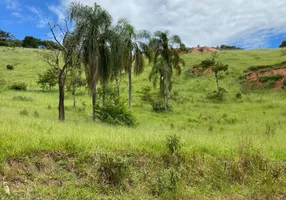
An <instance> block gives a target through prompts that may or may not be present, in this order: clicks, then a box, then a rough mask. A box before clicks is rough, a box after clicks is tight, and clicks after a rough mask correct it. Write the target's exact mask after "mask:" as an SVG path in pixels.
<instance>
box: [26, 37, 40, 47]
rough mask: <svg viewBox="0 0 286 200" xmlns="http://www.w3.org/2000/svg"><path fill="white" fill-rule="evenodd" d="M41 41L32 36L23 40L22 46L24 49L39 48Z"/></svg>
mask: <svg viewBox="0 0 286 200" xmlns="http://www.w3.org/2000/svg"><path fill="white" fill-rule="evenodd" d="M40 42H41V40H40V39H38V38H34V37H32V36H26V37H25V38H24V40H23V44H22V46H23V47H24V48H38V47H39V45H40Z"/></svg>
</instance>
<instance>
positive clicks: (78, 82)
mask: <svg viewBox="0 0 286 200" xmlns="http://www.w3.org/2000/svg"><path fill="white" fill-rule="evenodd" d="M85 85H86V81H85V80H84V79H83V78H82V71H81V69H75V70H71V71H70V72H69V73H68V77H67V91H68V92H70V93H71V95H72V97H73V107H74V108H75V107H76V99H75V97H76V92H77V90H78V89H79V88H81V87H83V86H85Z"/></svg>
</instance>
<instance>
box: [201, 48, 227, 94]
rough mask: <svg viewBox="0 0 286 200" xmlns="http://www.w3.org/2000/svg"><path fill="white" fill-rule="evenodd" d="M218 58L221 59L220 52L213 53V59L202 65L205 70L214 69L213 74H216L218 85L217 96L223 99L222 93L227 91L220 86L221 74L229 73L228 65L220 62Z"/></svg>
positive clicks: (203, 62)
mask: <svg viewBox="0 0 286 200" xmlns="http://www.w3.org/2000/svg"><path fill="white" fill-rule="evenodd" d="M218 57H219V54H218V52H213V53H212V59H211V60H209V59H208V60H205V61H202V64H201V65H202V67H203V68H204V69H205V68H211V69H212V72H213V73H214V76H215V80H216V85H217V96H218V97H222V92H223V91H225V90H224V89H223V88H221V87H220V86H219V73H220V72H222V71H227V70H228V65H225V64H223V63H222V62H220V61H218Z"/></svg>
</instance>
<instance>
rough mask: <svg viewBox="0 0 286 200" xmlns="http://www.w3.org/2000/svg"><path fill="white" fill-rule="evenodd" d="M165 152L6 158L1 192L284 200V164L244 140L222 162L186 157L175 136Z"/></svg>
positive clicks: (14, 194) (203, 156) (61, 153)
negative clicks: (204, 196) (230, 155)
mask: <svg viewBox="0 0 286 200" xmlns="http://www.w3.org/2000/svg"><path fill="white" fill-rule="evenodd" d="M166 146H167V150H166V153H165V154H163V155H148V154H137V153H128V152H121V153H111V154H88V153H84V152H78V153H67V152H65V151H39V152H32V153H29V154H27V155H22V156H21V157H15V158H10V159H7V160H6V162H5V164H4V167H3V169H2V171H1V175H0V177H1V180H4V181H5V183H6V184H7V187H9V189H10V194H9V195H7V194H5V191H4V190H2V189H1V190H0V192H1V195H2V196H10V197H14V198H23V197H26V196H29V197H31V198H40V199H43V198H47V197H50V198H59V197H61V199H70V198H76V199H79V198H84V197H85V198H86V197H89V196H93V197H94V194H96V196H97V197H102V198H103V197H108V196H110V195H118V196H121V197H124V196H129V197H132V198H135V197H139V195H140V196H141V197H143V198H147V199H150V198H151V199H174V198H175V199H182V198H185V199H190V198H195V197H196V196H195V194H201V195H208V194H217V195H220V194H226V193H227V194H228V198H231V197H232V196H233V195H240V196H241V197H243V198H242V199H245V198H257V197H262V196H265V195H266V196H267V198H268V199H279V198H281V197H283V196H284V197H285V195H286V194H285V192H284V193H283V192H282V191H285V189H286V185H285V181H286V180H285V177H286V176H285V175H286V170H285V169H286V165H285V162H282V161H272V160H270V159H268V158H267V157H265V156H264V155H263V154H262V153H261V152H260V151H259V150H257V149H255V148H253V147H252V143H251V140H248V139H247V138H241V140H240V143H239V146H238V149H237V151H236V152H233V153H234V154H233V157H224V158H222V157H218V156H216V155H212V154H209V153H207V152H206V151H200V150H194V151H193V152H192V153H190V154H184V153H183V152H182V151H181V143H180V138H179V137H177V136H175V135H174V136H169V137H168V139H167V140H166ZM182 158H183V159H182ZM166 161H167V162H166ZM35 181H36V182H37V187H34V183H35ZM85 188H86V189H85ZM246 188H247V189H246ZM73 190H74V191H73ZM59 191H62V192H63V193H62V192H59ZM71 191H73V192H71ZM51 195H52V196H51Z"/></svg>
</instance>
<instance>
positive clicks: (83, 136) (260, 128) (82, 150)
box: [0, 48, 286, 199]
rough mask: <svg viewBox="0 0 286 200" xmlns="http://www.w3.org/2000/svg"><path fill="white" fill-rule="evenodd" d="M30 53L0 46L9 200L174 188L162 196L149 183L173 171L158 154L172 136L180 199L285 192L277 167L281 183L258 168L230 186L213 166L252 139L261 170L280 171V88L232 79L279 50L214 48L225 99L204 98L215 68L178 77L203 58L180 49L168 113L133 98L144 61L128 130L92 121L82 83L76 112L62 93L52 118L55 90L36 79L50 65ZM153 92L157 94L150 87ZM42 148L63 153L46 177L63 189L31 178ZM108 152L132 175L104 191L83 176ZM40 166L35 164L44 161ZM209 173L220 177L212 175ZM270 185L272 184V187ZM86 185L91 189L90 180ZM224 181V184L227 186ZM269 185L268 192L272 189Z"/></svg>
mask: <svg viewBox="0 0 286 200" xmlns="http://www.w3.org/2000/svg"><path fill="white" fill-rule="evenodd" d="M37 51H39V50H32V49H22V48H15V49H12V48H0V57H1V59H0V80H3V79H4V80H5V81H2V82H3V84H1V81H0V113H1V115H0V159H1V162H2V165H1V166H2V167H1V173H0V178H1V176H2V178H3V177H4V176H5V175H6V180H7V179H8V180H7V181H10V182H11V183H10V184H11V189H13V188H18V189H17V190H16V189H14V191H15V192H14V193H13V195H15V197H17V196H18V197H22V198H24V197H26V198H31V197H37V198H40V199H55V198H61V199H70V198H72V197H75V196H76V195H78V196H77V198H78V199H81V198H87V199H92V198H93V197H94V196H97V197H98V198H107V197H108V196H112V198H121V199H134V198H136V197H137V198H138V197H140V196H141V198H142V199H154V198H159V199H160V198H161V199H164V198H172V197H174V196H172V195H174V192H172V194H170V193H171V192H170V191H164V192H163V194H161V195H159V196H154V195H153V194H152V192H150V188H152V187H153V186H154V184H155V185H156V184H157V185H156V187H157V186H158V180H157V179H158V175H160V174H162V177H165V176H166V177H168V176H169V172H170V170H171V168H174V166H173V167H172V166H168V165H167V166H166V165H165V164H164V162H165V161H164V159H163V158H164V155H165V154H166V152H167V149H166V145H165V142H166V137H167V136H168V135H173V134H177V135H179V136H180V138H181V140H182V150H181V153H182V154H183V155H184V156H185V157H186V160H187V161H186V163H183V164H182V166H181V168H182V169H181V168H180V170H179V172H180V174H181V175H184V176H183V177H182V178H181V179H180V180H181V182H180V187H179V189H178V191H177V195H178V198H187V199H188V198H195V199H209V198H210V199H211V198H212V197H213V198H217V199H219V198H238V199H239V198H241V199H243V198H251V197H255V196H258V197H259V196H265V195H266V196H267V195H270V197H272V198H277V195H278V197H279V194H282V193H283V192H284V193H283V194H285V189H286V187H285V176H286V175H285V174H286V173H284V172H281V176H282V177H280V178H281V180H280V179H279V180H272V179H271V178H267V177H268V175H265V177H266V180H270V182H269V183H268V182H267V183H256V182H255V178H256V179H257V180H259V181H260V180H261V181H262V180H263V176H264V175H262V174H265V173H266V172H265V171H263V170H262V171H261V173H260V171H259V170H257V171H258V172H257V174H256V173H254V172H252V171H251V170H249V171H246V172H245V173H246V175H249V177H251V178H253V180H252V179H251V180H250V179H249V180H248V179H247V178H246V180H244V181H243V182H242V183H237V182H235V183H233V182H231V183H230V182H228V181H226V177H225V176H226V175H227V174H226V172H225V171H224V170H222V168H220V167H219V166H223V164H221V163H220V162H221V161H222V162H224V161H228V160H229V162H230V163H232V164H234V165H235V166H239V164H238V163H239V159H240V160H241V159H242V157H243V156H241V154H240V149H241V147H242V146H243V145H242V143H243V142H245V141H246V140H247V141H251V145H250V146H251V150H250V151H251V152H252V151H253V152H256V150H259V152H261V154H262V155H263V156H262V157H263V159H264V158H265V159H266V160H267V162H269V163H268V164H269V165H267V166H268V167H269V166H270V165H271V166H272V165H273V166H275V167H276V168H278V166H280V164H281V163H283V160H285V157H286V144H285V141H286V135H285V133H286V101H285V98H286V93H285V91H282V90H281V91H280V90H273V91H271V90H259V91H255V90H249V89H246V88H245V86H242V85H241V84H240V81H239V77H240V76H241V75H243V73H244V70H246V69H248V68H249V67H251V66H258V65H274V64H277V63H281V62H283V61H285V60H286V57H283V56H281V53H280V51H279V50H278V49H275V50H269V49H260V50H251V51H223V52H221V53H220V57H219V59H220V60H221V61H222V62H223V63H225V64H228V65H229V71H228V72H227V73H222V75H221V76H220V80H219V81H220V85H221V87H223V88H225V89H226V90H227V93H226V94H225V99H224V101H218V100H214V99H210V98H208V96H209V95H210V94H212V93H213V91H215V90H216V84H215V79H214V75H213V74H208V75H206V76H201V77H192V76H188V75H187V74H186V73H184V72H186V71H188V70H190V69H192V68H193V66H194V65H196V64H199V63H200V62H201V61H202V60H204V59H206V58H209V57H210V56H211V55H210V54H201V55H200V54H199V55H183V58H184V59H185V62H186V66H185V67H184V69H183V73H182V75H181V76H180V77H176V78H174V85H173V93H172V94H171V100H170V103H171V105H172V106H173V111H172V112H168V113H155V112H153V111H152V106H151V105H148V104H146V103H144V102H143V101H142V100H141V99H140V91H141V90H142V88H144V87H146V86H152V83H150V82H149V80H148V75H149V71H150V67H147V68H146V70H145V72H144V74H143V75H141V76H139V77H134V83H133V86H134V88H133V97H134V98H133V111H132V112H133V114H134V115H135V117H136V118H137V121H138V122H139V125H138V126H137V127H135V128H127V127H118V126H111V125H107V124H103V123H101V122H95V123H94V122H92V120H91V117H90V116H89V115H90V111H91V99H90V97H89V95H88V92H87V91H86V90H85V89H82V90H81V92H80V94H79V95H78V96H77V109H74V108H73V107H72V106H73V101H72V97H71V95H70V94H68V93H66V102H65V106H66V121H65V122H64V123H60V122H58V120H57V116H58V114H57V101H58V94H57V89H56V87H55V88H54V89H53V90H52V91H50V92H43V91H42V90H41V89H40V87H39V86H38V85H37V84H36V81H37V78H38V73H41V72H43V71H45V70H46V69H47V68H48V66H47V65H46V64H45V63H44V62H43V61H42V60H41V59H40V56H39V55H38V53H37ZM8 64H12V65H14V67H15V69H14V70H12V71H9V70H7V69H6V66H7V65H8ZM19 81H20V82H25V83H26V84H27V91H13V90H9V89H8V85H9V84H11V83H14V82H19ZM127 89H128V85H127V77H124V79H123V80H122V81H121V90H122V91H121V95H122V98H123V99H125V100H126V103H127V97H128V93H127ZM157 89H158V88H157ZM152 91H155V90H154V89H152ZM237 93H241V94H242V95H241V97H239V98H238V97H237ZM23 110H27V112H28V113H27V115H21V114H20V112H21V111H23ZM35 113H37V114H35ZM254 150H255V151H254ZM43 151H44V152H50V154H52V153H51V152H61V153H60V154H61V155H62V154H63V155H65V156H63V157H61V156H60V158H59V156H51V157H52V158H51V161H50V162H51V164H52V165H54V166H55V170H54V171H52V172H50V174H51V176H56V177H54V178H55V179H57V180H58V181H59V180H62V182H63V184H64V185H63V186H62V187H57V186H56V184H51V185H49V184H45V181H47V180H48V176H49V173H48V172H41V173H40V174H41V177H40V175H39V176H38V175H37V173H38V171H37V170H35V169H34V167H31V166H36V163H37V162H38V161H37V159H40V160H42V159H43V158H44V157H45V156H43V155H42V154H41V153H38V154H37V153H36V154H35V152H43ZM195 152H198V155H199V156H198V158H199V160H201V161H198V168H196V167H194V169H196V170H199V169H200V170H202V172H203V173H205V174H206V176H205V177H204V178H202V179H201V180H197V178H195V177H197V175H196V173H195V172H197V171H196V170H195V172H194V174H192V173H186V172H185V171H184V170H183V169H185V170H187V169H188V170H189V171H190V169H189V167H191V166H192V165H191V163H192V158H193V156H194V155H195ZM106 153H115V154H116V155H118V156H121V157H127V158H128V159H130V160H131V163H133V164H130V166H131V171H132V172H131V175H130V176H131V179H132V181H131V183H129V182H128V184H127V183H125V186H124V188H125V189H122V188H121V189H118V190H117V189H116V190H113V189H110V190H109V189H106V188H105V189H102V188H101V187H102V186H101V185H100V184H98V183H96V184H94V185H93V182H92V180H90V178H91V177H92V174H94V176H96V175H95V174H96V167H97V165H98V162H100V156H98V154H106ZM30 155H32V156H30ZM93 155H95V156H94V157H95V161H94V162H89V161H88V160H86V159H83V158H84V157H90V156H93ZM253 155H254V156H255V155H256V154H253ZM202 157H204V159H205V160H204V159H203V158H202ZM258 157H259V156H258ZM15 158H16V159H18V160H20V161H19V163H18V165H15V166H14V165H11V164H9V162H8V161H9V160H11V159H12V160H13V159H15ZM21 158H22V160H21ZM251 158H252V157H251ZM73 159H74V160H75V161H76V162H78V163H79V164H81V165H80V166H81V167H82V168H81V167H79V168H80V169H76V170H75V172H71V171H68V170H66V168H65V167H63V166H62V164H61V162H64V163H69V162H70V160H73ZM162 159H163V160H162ZM249 159H250V158H249ZM139 160H143V161H142V162H144V163H145V164H144V165H143V164H142V166H141V165H140V166H138V165H139V164H138V163H137V162H139ZM23 163H24V164H25V166H26V168H25V169H29V170H31V174H30V175H27V174H26V173H21V170H20V169H19V168H20V167H19V165H24V164H23ZM29 163H30V164H29ZM40 163H41V164H43V162H42V161H41V162H40ZM215 163H216V164H215ZM219 163H220V164H219ZM43 165H45V163H44V164H43ZM82 165H83V166H82ZM281 165H282V164H281ZM216 167H217V168H216ZM275 167H274V168H275ZM80 170H83V171H84V173H83V172H82V171H80ZM144 170H145V171H144ZM176 170H177V168H176ZM188 170H187V171H188ZM216 171H217V172H218V173H216ZM270 171H271V170H270ZM8 172H9V173H12V174H13V176H16V177H17V176H19V177H21V178H23V177H24V178H28V180H29V181H31V182H33V180H34V181H35V180H38V181H39V182H37V183H35V185H33V184H32V183H31V182H29V184H28V185H29V188H28V189H29V191H27V190H25V191H22V192H20V191H21V188H25V186H24V185H23V184H22V183H21V181H19V180H17V179H16V180H15V179H13V178H11V177H13V176H10V179H9V178H7V173H8ZM56 172H57V173H56ZM156 172H158V173H156ZM81 173H83V174H85V175H83V174H81ZM219 173H221V174H219ZM247 173H249V174H247ZM283 173H284V174H283ZM60 174H61V175H62V177H61V176H60ZM79 174H81V175H79ZM144 174H145V175H144ZM146 174H147V175H146ZM148 174H149V175H148ZM215 174H216V175H217V176H218V177H224V178H218V177H217V179H216V178H215V177H214V176H215ZM31 176H32V177H33V178H31ZM145 176H147V179H146V180H145V179H144V178H143V177H145ZM265 177H264V178H265ZM2 178H1V179H0V180H2ZM192 179H194V180H193V181H192ZM93 181H94V182H96V181H95V180H93ZM272 181H274V182H275V181H276V182H275V184H274V182H272ZM163 182H164V181H163ZM89 184H90V185H92V186H88V185H89ZM126 184H127V185H126ZM166 184H167V183H164V184H163V183H162V185H161V186H162V187H165V188H167V186H166ZM152 185H153V186H152ZM229 185H231V187H230V188H229ZM270 185H272V186H273V188H270ZM204 186H206V187H205V188H204ZM105 187H107V186H105ZM129 187H130V188H129ZM154 187H155V186H154ZM156 187H155V188H156ZM19 188H20V189H19ZM59 188H60V189H59ZM107 188H108V187H107ZM126 188H129V189H126ZM120 191H121V192H120ZM271 191H272V192H271ZM0 194H1V190H0ZM2 195H3V192H2ZM25 195H26V196H25ZM29 195H30V196H29ZM266 196H265V198H266ZM11 198H12V197H11Z"/></svg>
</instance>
